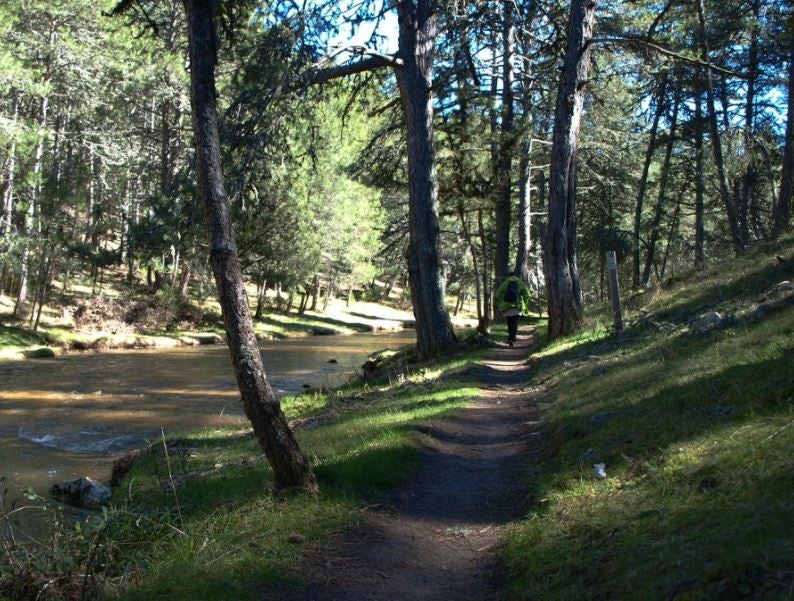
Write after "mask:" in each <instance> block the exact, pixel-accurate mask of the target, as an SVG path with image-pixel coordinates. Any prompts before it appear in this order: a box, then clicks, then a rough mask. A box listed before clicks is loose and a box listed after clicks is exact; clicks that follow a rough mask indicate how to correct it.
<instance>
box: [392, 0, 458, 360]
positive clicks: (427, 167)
mask: <svg viewBox="0 0 794 601" xmlns="http://www.w3.org/2000/svg"><path fill="white" fill-rule="evenodd" d="M433 8H434V7H433V3H432V2H431V1H430V0H405V1H403V2H399V3H398V5H397V20H398V23H399V48H400V57H401V58H402V61H403V64H402V66H401V67H400V68H398V69H395V73H396V75H397V85H398V86H399V89H400V98H401V99H402V103H403V108H404V110H405V122H406V130H407V131H406V134H407V143H408V198H409V207H408V222H409V241H408V275H409V278H410V283H411V300H412V303H413V309H414V317H415V319H416V339H417V340H416V343H417V349H418V351H419V355H420V356H422V357H428V356H430V355H433V354H436V353H437V352H439V351H441V350H443V349H444V348H446V347H448V346H450V345H451V344H453V343H454V342H455V341H456V339H455V333H454V332H453V330H452V323H451V322H450V319H449V313H448V312H447V308H446V306H445V304H444V290H443V285H442V282H441V258H440V255H441V252H440V239H441V234H440V226H439V218H438V182H437V180H436V172H435V150H434V146H433V98H432V82H433V48H434V44H435V38H436V17H435V14H434V12H433Z"/></svg>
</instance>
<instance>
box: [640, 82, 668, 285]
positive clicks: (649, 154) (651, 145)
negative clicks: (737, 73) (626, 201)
mask: <svg viewBox="0 0 794 601" xmlns="http://www.w3.org/2000/svg"><path fill="white" fill-rule="evenodd" d="M666 92H667V78H666V77H665V78H664V79H662V81H661V82H659V90H658V92H657V96H656V112H655V114H654V117H653V124H652V125H651V133H650V135H649V137H648V148H647V150H646V151H645V162H644V163H643V165H642V175H641V176H640V187H639V191H638V192H637V204H636V205H635V208H634V250H633V254H632V259H633V262H632V268H633V271H632V273H633V277H632V282H633V283H634V287H635V288H639V286H640V236H641V234H642V208H643V205H644V203H645V190H646V189H647V187H648V172H649V171H650V168H651V162H652V161H653V154H654V151H655V150H656V132H657V131H658V129H659V119H661V117H662V112H664V98H665V94H666Z"/></svg>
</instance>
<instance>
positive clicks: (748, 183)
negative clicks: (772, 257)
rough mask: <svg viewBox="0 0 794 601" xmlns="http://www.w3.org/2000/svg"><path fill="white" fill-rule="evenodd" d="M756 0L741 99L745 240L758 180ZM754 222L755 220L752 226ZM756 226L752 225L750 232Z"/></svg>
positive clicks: (741, 195)
mask: <svg viewBox="0 0 794 601" xmlns="http://www.w3.org/2000/svg"><path fill="white" fill-rule="evenodd" d="M759 4H760V3H759V0H753V2H752V15H753V19H754V20H753V23H752V25H751V26H750V46H749V48H748V50H747V54H748V65H747V91H746V93H745V100H744V152H745V154H746V156H747V157H748V158H747V166H746V168H745V171H744V174H743V175H742V181H741V190H740V192H739V216H740V217H739V223H740V225H741V229H742V235H743V236H744V239H745V240H748V239H749V237H750V212H751V207H757V203H756V202H755V200H754V197H755V196H756V194H755V187H756V183H757V181H758V163H757V160H758V159H757V157H756V146H757V145H756V143H755V125H754V121H755V94H756V92H755V90H756V80H757V79H758V26H759V23H758V13H759V10H760V7H759ZM757 224H758V222H757V221H756V225H757ZM756 229H757V228H754V231H755V230H756Z"/></svg>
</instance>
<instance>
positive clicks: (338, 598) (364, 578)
mask: <svg viewBox="0 0 794 601" xmlns="http://www.w3.org/2000/svg"><path fill="white" fill-rule="evenodd" d="M530 339H531V334H529V333H528V332H527V333H524V334H523V335H521V336H520V337H519V341H518V344H516V346H515V347H514V348H509V347H506V346H499V347H497V348H496V349H493V350H491V351H490V352H489V353H488V355H487V356H486V357H485V358H483V359H482V360H480V361H478V362H477V363H474V364H472V365H470V366H469V367H467V368H466V369H465V370H463V371H462V372H460V373H459V374H457V375H456V377H458V378H461V379H463V380H468V381H473V382H476V383H478V385H479V394H478V396H477V398H476V400H473V401H472V402H471V403H469V404H467V405H466V407H465V408H463V409H460V410H457V411H454V412H451V413H447V414H444V415H442V416H440V417H436V418H434V419H432V420H430V421H427V422H424V423H420V424H417V425H416V426H415V428H416V431H417V432H418V433H419V434H420V436H419V437H418V442H419V444H420V456H419V466H420V467H419V468H418V469H417V470H416V472H415V474H414V475H413V476H412V477H411V478H410V480H409V481H408V482H406V483H405V484H404V485H402V486H400V487H399V488H397V489H396V490H395V491H393V492H391V493H389V494H388V495H386V496H385V497H384V498H383V499H381V500H380V501H379V502H378V503H376V504H374V505H372V506H370V507H369V508H368V510H367V511H366V513H365V514H364V515H363V517H362V519H361V521H360V522H359V523H358V524H357V526H356V527H355V528H352V529H350V530H347V531H344V532H342V533H339V534H337V535H335V536H333V537H332V538H331V540H329V541H328V542H327V544H326V545H324V546H323V547H322V549H320V550H319V551H317V552H316V553H314V554H312V555H310V556H308V557H307V558H306V560H305V561H303V562H302V563H301V564H299V565H298V566H297V567H296V568H295V569H294V570H292V576H293V578H292V579H294V580H297V581H300V584H297V585H296V584H278V585H275V586H272V587H268V588H267V589H265V590H263V591H262V593H261V598H262V599H265V600H268V601H367V600H371V599H379V600H383V601H398V600H399V601H420V600H424V599H427V600H431V599H432V600H435V599H467V600H493V599H497V598H498V594H499V589H500V586H501V584H500V582H499V577H498V576H499V575H500V572H501V570H500V568H499V562H498V556H497V549H498V547H499V546H500V545H501V542H502V538H503V535H504V532H503V531H504V528H505V526H506V525H507V524H510V523H511V522H512V521H513V520H516V519H519V518H521V517H522V516H523V515H524V512H525V510H526V495H525V492H526V489H525V479H526V474H527V466H528V462H529V461H531V459H532V458H533V457H536V456H537V454H538V451H539V442H540V437H539V435H540V430H539V429H540V416H539V414H538V409H537V405H536V404H535V403H534V402H533V398H532V395H531V394H530V393H529V392H528V391H527V389H526V388H523V387H522V386H523V385H525V384H526V382H527V381H528V380H529V378H530V373H529V368H528V367H527V364H526V356H527V349H528V343H529V341H530Z"/></svg>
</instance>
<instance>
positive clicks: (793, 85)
mask: <svg viewBox="0 0 794 601" xmlns="http://www.w3.org/2000/svg"><path fill="white" fill-rule="evenodd" d="M792 20H793V21H794V19H792ZM789 35H790V36H791V39H790V41H789V45H790V54H789V61H788V114H787V115H786V143H785V146H784V148H783V171H782V173H781V175H780V191H779V192H778V197H777V203H776V204H775V208H774V220H775V221H774V226H773V233H774V235H775V236H779V235H780V234H781V233H782V232H783V231H784V230H785V229H786V228H788V226H789V221H790V219H791V195H792V192H794V31H790V32H789Z"/></svg>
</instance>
